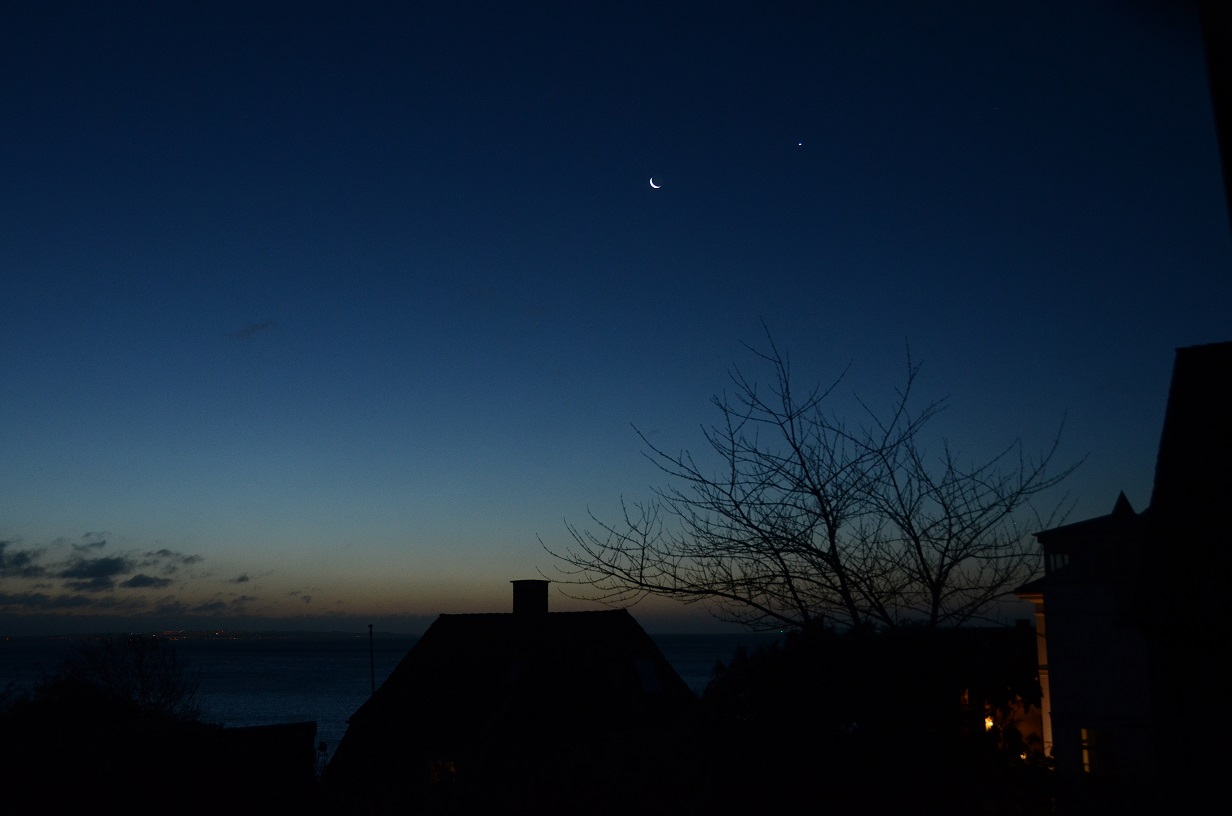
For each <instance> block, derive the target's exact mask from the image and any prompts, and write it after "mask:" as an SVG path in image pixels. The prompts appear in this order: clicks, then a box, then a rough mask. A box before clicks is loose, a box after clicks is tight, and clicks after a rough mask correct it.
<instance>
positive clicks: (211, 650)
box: [0, 632, 773, 752]
mask: <svg viewBox="0 0 1232 816" xmlns="http://www.w3.org/2000/svg"><path fill="white" fill-rule="evenodd" d="M653 637H654V640H655V642H656V643H658V644H659V648H660V649H661V650H662V651H663V654H664V656H665V657H666V658H667V659H668V661H669V662H670V663H671V664H672V665H673V666H674V667H675V669H676V671H677V672H678V673H679V674H680V676H681V678H682V679H683V680H684V681H685V682H686V683H687V684H688V685H689V687H690V688H692V689H693V690H694V691H695V692H699V693H700V692H701V691H702V689H704V688H705V686H706V683H707V682H709V680H710V675H711V672H712V671H713V669H714V664H715V662H716V661H719V660H722V661H727V660H729V659H730V658H731V656H732V655H733V654H734V653H735V651H736V649H737V648H739V647H740V646H745V647H746V648H750V649H753V648H756V647H757V646H758V645H759V644H763V643H768V642H770V641H771V640H772V639H773V636H770V635H752V634H724V635H655V636H653ZM417 639H418V638H417V637H416V636H411V635H408V636H384V637H378V638H376V639H375V641H374V644H373V651H372V654H373V658H374V661H373V662H374V664H375V674H376V684H377V686H380V684H381V683H382V682H384V680H385V678H386V677H388V676H389V674H390V672H392V671H393V670H394V667H395V666H397V665H398V662H399V661H401V660H402V658H403V657H404V656H405V655H406V653H407V652H408V651H409V650H410V648H411V647H412V646H413V645H414V644H415V641H416V640H417ZM174 645H175V648H176V649H177V651H178V653H179V655H180V657H181V659H182V661H183V662H184V664H185V666H186V667H187V668H188V669H189V670H190V671H192V672H194V673H195V674H196V676H197V677H198V678H199V680H200V686H199V688H198V692H197V701H198V703H199V704H200V705H201V708H202V711H203V716H204V719H206V720H208V721H210V722H217V723H222V724H223V725H227V726H231V727H239V726H248V725H269V724H272V723H283V722H300V721H305V720H315V721H316V723H317V740H318V741H324V742H325V743H326V745H327V747H328V750H329V751H331V752H332V751H333V749H334V747H335V746H336V745H337V744H338V741H339V740H341V739H342V735H343V733H344V732H345V731H346V721H347V718H348V717H350V716H351V715H352V714H353V713H355V710H356V709H357V708H359V707H360V706H361V705H362V704H363V703H364V701H365V700H367V699H368V696H369V694H370V693H371V690H372V673H371V670H370V668H369V666H370V661H369V650H368V636H367V633H366V632H365V633H364V634H363V635H358V636H353V637H352V636H347V635H331V636H316V637H312V636H298V635H297V636H289V637H285V638H267V637H261V638H250V639H208V640H207V639H194V640H182V641H176V642H175V643H174ZM72 648H73V642H72V641H70V640H67V639H45V638H13V639H0V690H3V689H5V688H6V687H11V688H13V689H16V690H25V689H28V688H30V687H32V686H33V685H34V684H36V683H37V682H38V681H39V680H40V678H41V677H42V676H43V675H44V674H46V673H48V672H50V671H53V670H54V669H55V668H56V666H57V665H59V663H60V661H61V660H62V659H63V658H64V656H65V654H67V653H68V651H69V650H70V649H72Z"/></svg>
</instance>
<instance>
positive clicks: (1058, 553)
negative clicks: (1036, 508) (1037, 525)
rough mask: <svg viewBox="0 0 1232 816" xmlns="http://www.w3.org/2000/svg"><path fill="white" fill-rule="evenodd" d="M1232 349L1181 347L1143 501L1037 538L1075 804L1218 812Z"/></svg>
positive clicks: (1059, 752)
mask: <svg viewBox="0 0 1232 816" xmlns="http://www.w3.org/2000/svg"><path fill="white" fill-rule="evenodd" d="M1229 394H1232V343H1217V344H1211V345H1204V346H1193V347H1189V348H1182V349H1178V350H1177V353H1176V362H1175V365H1174V367H1173V374H1172V383H1171V387H1170V390H1169V394H1168V407H1167V413H1166V415H1165V418H1164V427H1163V433H1162V435H1161V438H1160V445H1159V455H1158V459H1157V462H1156V468H1155V483H1154V489H1153V492H1152V495H1151V504H1150V507H1148V508H1147V509H1146V510H1144V511H1143V512H1142V513H1135V512H1134V510H1133V508H1132V507H1130V504H1129V502H1128V500H1126V498H1125V496H1124V494H1121V495H1120V496H1119V497H1118V499H1117V501H1116V505H1115V506H1114V507H1113V510H1112V512H1111V513H1110V514H1108V515H1106V516H1100V517H1097V518H1093V519H1087V520H1085V521H1080V522H1077V523H1075V524H1069V525H1065V526H1063V527H1058V528H1055V529H1052V530H1046V531H1044V532H1041V533H1039V534H1038V535H1037V536H1036V537H1037V539H1038V540H1039V542H1040V545H1041V547H1042V548H1043V551H1044V567H1045V573H1044V577H1043V578H1041V579H1039V580H1037V581H1033V582H1031V583H1030V584H1027V585H1025V586H1023V587H1020V588H1019V589H1018V590H1017V594H1018V595H1019V597H1021V598H1024V599H1026V600H1029V601H1031V602H1032V603H1033V604H1034V605H1035V608H1036V631H1037V635H1038V637H1039V640H1038V650H1039V664H1040V670H1039V671H1040V683H1041V686H1042V689H1043V692H1044V700H1043V707H1044V717H1045V722H1044V739H1045V743H1046V745H1047V747H1048V748H1049V750H1050V753H1051V754H1052V756H1053V757H1054V758H1055V761H1056V768H1057V772H1058V774H1060V775H1061V777H1062V779H1069V780H1071V781H1074V782H1076V783H1080V784H1081V786H1083V787H1082V788H1081V793H1082V796H1084V797H1095V798H1097V799H1102V800H1103V801H1105V802H1113V803H1115V802H1117V801H1120V800H1122V799H1124V798H1125V797H1130V796H1133V797H1136V796H1140V795H1145V794H1146V793H1147V792H1150V793H1152V794H1155V795H1158V796H1159V797H1160V798H1161V804H1163V803H1164V802H1163V801H1162V800H1166V803H1167V804H1169V805H1176V804H1178V803H1179V801H1184V800H1186V799H1190V800H1192V801H1205V800H1206V799H1209V798H1210V797H1215V800H1216V801H1223V802H1225V803H1226V802H1227V799H1228V794H1227V792H1226V790H1224V789H1222V788H1216V786H1215V782H1216V780H1218V779H1220V778H1222V774H1223V773H1224V769H1223V767H1222V765H1223V758H1224V757H1226V756H1227V753H1228V752H1227V748H1226V746H1225V745H1224V744H1223V740H1224V739H1226V737H1225V736H1224V735H1225V734H1227V733H1228V725H1229V723H1228V714H1227V706H1225V705H1224V704H1223V703H1222V696H1223V690H1224V685H1225V684H1224V682H1223V680H1222V678H1223V676H1224V669H1223V668H1222V663H1223V661H1224V657H1225V654H1226V652H1227V647H1228V631H1229V612H1230V611H1232V610H1229V604H1228V594H1227V592H1226V590H1225V588H1224V586H1223V585H1224V584H1225V582H1226V581H1227V576H1228V574H1229V568H1230V567H1232V564H1230V563H1229V562H1230V560H1232V533H1230V532H1229V529H1230V528H1229V527H1228V524H1227V522H1226V519H1225V518H1224V516H1225V514H1226V509H1225V503H1226V501H1227V497H1228V496H1230V495H1232V410H1230V409H1229Z"/></svg>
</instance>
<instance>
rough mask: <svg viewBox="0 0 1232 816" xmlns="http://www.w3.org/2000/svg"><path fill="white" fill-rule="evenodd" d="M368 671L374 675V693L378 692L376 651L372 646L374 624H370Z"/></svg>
mask: <svg viewBox="0 0 1232 816" xmlns="http://www.w3.org/2000/svg"><path fill="white" fill-rule="evenodd" d="M368 673H369V675H371V677H372V693H373V694H376V651H375V649H374V648H373V646H372V624H368Z"/></svg>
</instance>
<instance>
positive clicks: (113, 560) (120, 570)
mask: <svg viewBox="0 0 1232 816" xmlns="http://www.w3.org/2000/svg"><path fill="white" fill-rule="evenodd" d="M132 571H133V562H132V561H130V560H129V559H127V558H125V557H124V556H121V555H108V556H104V557H102V558H80V557H78V558H74V559H73V560H72V561H70V562H69V565H68V566H67V567H65V568H64V569H63V570H61V571H60V577H61V578H88V579H97V578H113V577H115V576H117V575H124V574H126V573H129V572H132Z"/></svg>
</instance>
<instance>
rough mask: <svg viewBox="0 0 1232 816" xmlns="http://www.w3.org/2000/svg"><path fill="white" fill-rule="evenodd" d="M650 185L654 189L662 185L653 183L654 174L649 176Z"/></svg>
mask: <svg viewBox="0 0 1232 816" xmlns="http://www.w3.org/2000/svg"><path fill="white" fill-rule="evenodd" d="M650 186H651V187H653V188H655V189H656V190H657V189H659V188H660V187H662V186H663V185H662V184H655V183H654V176H651V177H650Z"/></svg>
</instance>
